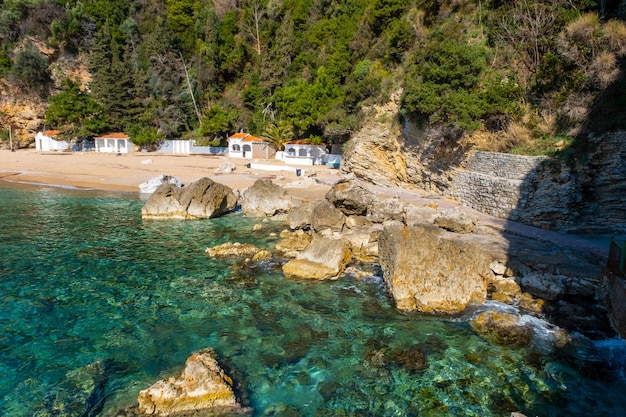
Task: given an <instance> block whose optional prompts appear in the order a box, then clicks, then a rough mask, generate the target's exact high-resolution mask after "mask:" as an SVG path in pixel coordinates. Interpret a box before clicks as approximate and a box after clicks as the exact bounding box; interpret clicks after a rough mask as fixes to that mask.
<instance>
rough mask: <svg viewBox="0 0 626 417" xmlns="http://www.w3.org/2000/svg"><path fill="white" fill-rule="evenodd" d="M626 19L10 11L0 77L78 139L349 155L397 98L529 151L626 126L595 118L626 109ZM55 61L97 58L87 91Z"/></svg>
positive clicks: (191, 9)
mask: <svg viewBox="0 0 626 417" xmlns="http://www.w3.org/2000/svg"><path fill="white" fill-rule="evenodd" d="M625 16H626V1H623V0H613V1H610V0H605V1H599V2H597V3H596V2H594V1H591V0H551V1H548V0H539V1H531V0H484V1H480V0H479V1H474V0H472V1H470V0H454V1H440V0H341V1H337V0H242V1H241V0H237V1H236V0H208V1H200V0H151V1H147V0H139V1H123V0H82V1H79V0H63V1H61V0H5V1H0V77H4V78H5V79H7V80H9V82H10V83H12V84H13V85H14V86H16V87H18V88H21V89H22V91H24V92H25V93H32V94H38V95H43V96H44V97H49V102H50V108H49V110H48V112H47V115H46V116H47V122H48V123H49V124H50V125H51V126H54V127H58V128H62V129H64V131H66V132H68V134H71V135H81V136H88V135H90V134H96V133H102V132H103V131H106V130H124V131H127V132H134V133H133V136H134V137H135V138H136V141H137V142H141V144H142V145H149V144H150V143H152V142H154V141H157V140H160V139H161V138H174V139H176V138H194V139H196V140H198V141H200V142H202V143H213V144H217V143H219V142H220V141H223V140H224V139H225V138H226V136H227V135H228V134H229V133H233V132H235V131H238V130H240V129H245V130H248V131H250V132H251V133H253V134H256V135H266V136H267V137H269V138H274V139H273V140H276V141H278V142H279V143H280V141H283V142H284V141H285V140H287V139H289V138H307V137H314V138H317V140H320V139H319V138H323V139H324V140H325V141H329V142H334V143H342V142H344V141H346V140H347V139H349V138H350V136H351V134H352V133H353V132H355V131H356V130H357V129H358V128H359V127H360V126H361V125H362V123H363V121H364V120H365V119H366V118H367V116H368V114H367V110H366V109H368V108H369V107H370V106H371V105H372V104H376V103H382V102H385V101H386V100H388V98H389V95H390V93H391V92H393V91H397V90H399V89H402V91H403V96H402V97H403V98H402V114H403V115H404V116H405V117H408V118H410V119H412V120H413V121H414V122H416V123H418V124H420V125H424V124H429V125H436V126H441V127H443V128H445V129H447V130H448V131H449V132H454V134H460V133H463V132H473V131H477V130H479V131H483V132H487V135H486V136H487V137H489V138H490V139H489V142H490V143H485V144H483V146H485V147H490V148H493V149H499V150H514V151H515V150H517V151H520V152H524V149H525V148H526V149H527V150H528V149H531V148H532V149H534V148H535V147H536V144H537V143H543V142H542V141H545V138H546V137H554V138H558V137H561V136H563V135H565V136H568V135H569V136H572V135H575V134H576V133H578V132H580V131H581V130H583V129H584V128H585V127H592V128H594V129H616V128H624V127H625V126H624V125H625V124H626V121H624V120H625V118H624V117H623V115H621V117H620V114H617V115H616V114H615V110H613V111H612V112H610V113H611V117H612V119H611V120H612V121H611V123H607V122H606V121H604V120H602V118H603V114H606V113H607V112H598V111H595V109H596V108H597V107H598V106H600V105H602V106H604V107H606V106H609V108H611V104H612V103H615V105H616V106H617V105H619V104H620V103H622V104H623V101H624V99H623V95H620V94H614V93H613V94H609V93H607V91H611V90H612V88H615V86H617V87H618V88H617V91H623V90H624V88H623V87H619V86H620V85H621V84H620V83H623V77H622V76H621V70H622V69H623V63H624V57H625V56H626V26H625V25H624V23H623V21H622V19H623V18H624V17H625ZM37 45H39V46H40V45H45V46H46V47H47V48H52V49H53V50H55V51H56V52H55V53H53V54H49V53H48V54H47V55H46V54H44V53H43V52H42V51H41V47H39V49H38V48H37V47H36V46H37ZM60 56H65V57H67V56H75V57H78V56H86V57H87V58H88V62H89V71H90V73H91V75H92V81H91V82H90V83H89V85H88V88H87V89H85V88H79V85H78V84H76V82H75V81H76V80H75V81H69V80H67V81H63V82H59V80H56V84H53V83H52V78H51V75H52V74H51V73H50V70H49V68H50V67H49V65H50V64H51V63H53V61H54V60H56V59H59V57H60ZM601 98H602V99H601ZM607 100H608V102H607ZM621 108H624V106H621ZM589 115H591V118H589ZM591 119H593V120H591ZM616 120H620V122H616ZM537 139H541V140H540V141H539V142H537ZM555 140H557V139H555ZM533 152H535V150H533Z"/></svg>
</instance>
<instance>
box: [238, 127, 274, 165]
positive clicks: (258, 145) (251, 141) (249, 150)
mask: <svg viewBox="0 0 626 417" xmlns="http://www.w3.org/2000/svg"><path fill="white" fill-rule="evenodd" d="M275 155H276V149H274V147H273V146H272V145H271V144H270V143H269V142H267V141H265V140H263V139H261V138H257V137H256V136H252V135H251V134H249V133H245V132H241V133H235V134H234V135H232V136H230V137H229V138H228V156H229V157H230V158H246V159H255V158H260V159H270V158H274V156H275Z"/></svg>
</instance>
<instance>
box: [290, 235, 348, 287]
mask: <svg viewBox="0 0 626 417" xmlns="http://www.w3.org/2000/svg"><path fill="white" fill-rule="evenodd" d="M351 258H352V251H351V250H350V244H349V243H348V242H347V241H345V240H342V239H340V240H333V239H326V238H320V239H315V240H313V242H311V244H310V245H309V246H308V247H307V248H306V250H305V251H304V252H302V253H301V254H299V255H298V256H297V257H296V258H295V259H292V260H290V261H289V262H287V263H286V264H285V265H283V272H284V273H285V275H286V276H287V277H288V278H306V279H320V280H325V279H337V278H339V275H340V274H341V273H342V272H343V271H344V269H345V268H346V265H348V262H350V259H351Z"/></svg>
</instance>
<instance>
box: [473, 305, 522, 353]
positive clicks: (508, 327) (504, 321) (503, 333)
mask: <svg viewBox="0 0 626 417" xmlns="http://www.w3.org/2000/svg"><path fill="white" fill-rule="evenodd" d="M470 326H471V327H472V329H474V331H475V332H476V333H479V334H480V335H482V336H483V337H485V338H486V339H488V340H491V341H493V342H495V343H497V344H499V345H504V346H515V347H522V346H527V345H528V344H530V342H531V340H532V337H533V330H532V328H531V327H530V326H528V325H522V324H520V319H519V317H517V316H515V315H513V314H509V313H505V312H502V311H493V310H488V311H483V312H481V313H479V314H478V315H477V316H476V317H475V318H473V319H472V320H471V321H470Z"/></svg>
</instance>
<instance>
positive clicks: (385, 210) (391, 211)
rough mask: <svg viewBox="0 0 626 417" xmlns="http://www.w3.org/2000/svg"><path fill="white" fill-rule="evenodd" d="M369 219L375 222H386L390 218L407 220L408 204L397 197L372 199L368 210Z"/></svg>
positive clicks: (401, 220)
mask: <svg viewBox="0 0 626 417" xmlns="http://www.w3.org/2000/svg"><path fill="white" fill-rule="evenodd" d="M367 219H368V220H369V221H371V222H373V223H384V222H386V221H389V220H393V221H397V222H405V221H406V204H404V203H403V202H402V201H400V200H398V199H397V198H386V199H382V200H376V201H372V203H371V205H370V207H369V208H368V210H367Z"/></svg>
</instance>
